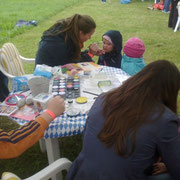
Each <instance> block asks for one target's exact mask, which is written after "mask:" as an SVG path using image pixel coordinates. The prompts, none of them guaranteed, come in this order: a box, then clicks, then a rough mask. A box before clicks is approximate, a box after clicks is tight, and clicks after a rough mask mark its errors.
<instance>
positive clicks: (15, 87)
mask: <svg viewBox="0 0 180 180" xmlns="http://www.w3.org/2000/svg"><path fill="white" fill-rule="evenodd" d="M11 88H12V91H13V92H16V91H28V90H29V86H28V78H27V77H25V76H20V77H15V78H14V79H13V81H12V84H11Z"/></svg>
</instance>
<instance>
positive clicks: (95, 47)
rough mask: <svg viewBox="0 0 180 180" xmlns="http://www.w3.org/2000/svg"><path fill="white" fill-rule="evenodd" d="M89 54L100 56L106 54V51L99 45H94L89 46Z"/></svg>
mask: <svg viewBox="0 0 180 180" xmlns="http://www.w3.org/2000/svg"><path fill="white" fill-rule="evenodd" d="M89 52H90V53H91V54H93V55H96V56H100V55H102V54H103V53H104V50H103V49H101V48H100V47H99V45H98V43H93V44H90V46H89Z"/></svg>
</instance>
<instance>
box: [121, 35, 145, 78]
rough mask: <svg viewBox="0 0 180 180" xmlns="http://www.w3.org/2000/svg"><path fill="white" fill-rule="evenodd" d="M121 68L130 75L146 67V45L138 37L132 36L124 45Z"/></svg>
mask: <svg viewBox="0 0 180 180" xmlns="http://www.w3.org/2000/svg"><path fill="white" fill-rule="evenodd" d="M123 52H124V54H123V57H122V62H121V69H122V70H123V71H125V72H126V73H128V74H129V75H134V74H136V73H138V72H139V71H141V69H143V68H144V67H145V62H144V58H143V54H144V52H145V45H144V43H143V41H142V40H141V39H139V38H137V37H132V38H130V39H129V40H128V41H127V42H126V43H125V45H124V48H123Z"/></svg>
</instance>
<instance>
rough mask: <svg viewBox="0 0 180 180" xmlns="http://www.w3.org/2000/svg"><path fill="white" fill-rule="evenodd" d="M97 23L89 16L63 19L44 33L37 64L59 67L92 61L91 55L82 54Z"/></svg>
mask: <svg viewBox="0 0 180 180" xmlns="http://www.w3.org/2000/svg"><path fill="white" fill-rule="evenodd" d="M95 28H96V23H95V22H94V20H93V19H92V18H91V17H90V16H88V15H80V14H75V15H73V16H71V17H69V18H67V19H61V20H60V21H58V22H56V23H55V24H54V25H53V26H52V27H50V28H49V29H48V30H46V31H45V32H44V33H43V36H42V38H41V41H40V43H39V49H38V52H37V55H36V64H46V65H49V66H59V65H64V64H68V63H77V62H84V61H92V59H91V56H92V53H93V50H90V53H89V54H88V52H84V53H81V49H82V48H83V43H84V42H85V41H87V40H88V39H90V38H91V36H92V35H93V33H94V32H95Z"/></svg>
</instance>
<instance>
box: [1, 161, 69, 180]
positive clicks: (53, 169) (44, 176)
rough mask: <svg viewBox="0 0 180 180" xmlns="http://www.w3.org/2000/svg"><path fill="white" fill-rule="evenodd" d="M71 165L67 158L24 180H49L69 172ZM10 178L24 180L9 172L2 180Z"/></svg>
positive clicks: (4, 174) (3, 175)
mask: <svg viewBox="0 0 180 180" xmlns="http://www.w3.org/2000/svg"><path fill="white" fill-rule="evenodd" d="M71 164H72V162H71V161H69V160H68V159H67V158H60V159H58V160H56V161H54V162H53V163H52V164H50V165H49V166H47V167H45V168H44V169H42V170H41V171H39V172H37V173H36V174H34V175H32V176H31V177H29V178H26V179H24V180H48V179H49V178H52V177H53V176H55V175H56V174H57V173H59V172H61V171H62V170H66V171H68V170H69V168H70V166H71ZM10 178H12V179H13V180H22V179H20V178H19V177H18V176H16V175H15V174H13V173H9V172H5V173H3V174H2V177H1V179H2V180H8V179H9V180H10Z"/></svg>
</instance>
